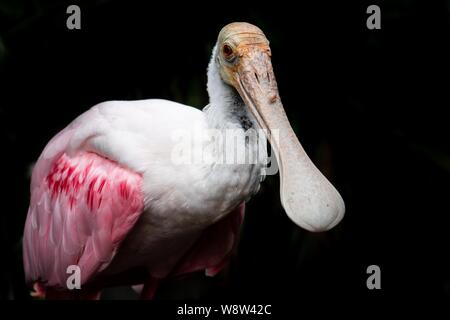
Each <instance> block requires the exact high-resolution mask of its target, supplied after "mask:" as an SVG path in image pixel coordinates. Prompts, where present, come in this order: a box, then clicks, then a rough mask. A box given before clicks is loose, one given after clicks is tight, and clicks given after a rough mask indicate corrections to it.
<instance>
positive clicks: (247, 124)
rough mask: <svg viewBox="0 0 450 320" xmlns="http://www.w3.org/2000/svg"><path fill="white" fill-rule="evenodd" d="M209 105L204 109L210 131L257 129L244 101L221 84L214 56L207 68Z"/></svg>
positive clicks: (225, 85)
mask: <svg viewBox="0 0 450 320" xmlns="http://www.w3.org/2000/svg"><path fill="white" fill-rule="evenodd" d="M213 52H215V50H214V51H213ZM207 86H208V94H209V105H208V106H207V107H206V108H205V109H204V112H205V114H206V118H207V121H208V125H209V127H210V128H212V129H236V128H242V129H244V131H246V130H247V129H249V128H253V129H257V123H256V121H255V119H254V118H253V116H252V115H251V114H250V113H249V112H248V109H247V107H246V106H245V103H244V101H243V100H242V98H241V96H240V95H239V93H238V92H237V91H236V89H234V88H233V87H231V86H229V85H228V84H226V83H225V82H223V80H222V78H221V77H220V74H219V70H218V68H217V65H216V62H215V54H213V57H212V58H211V61H210V63H209V66H208V85H207Z"/></svg>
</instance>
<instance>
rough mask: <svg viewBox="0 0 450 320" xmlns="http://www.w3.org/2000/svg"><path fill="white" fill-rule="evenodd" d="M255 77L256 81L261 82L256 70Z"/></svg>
mask: <svg viewBox="0 0 450 320" xmlns="http://www.w3.org/2000/svg"><path fill="white" fill-rule="evenodd" d="M255 78H256V81H257V82H258V83H259V78H258V74H257V73H256V72H255Z"/></svg>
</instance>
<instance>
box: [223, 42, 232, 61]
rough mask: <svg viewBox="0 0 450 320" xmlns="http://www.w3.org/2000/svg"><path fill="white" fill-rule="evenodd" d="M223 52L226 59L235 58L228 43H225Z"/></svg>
mask: <svg viewBox="0 0 450 320" xmlns="http://www.w3.org/2000/svg"><path fill="white" fill-rule="evenodd" d="M222 52H223V56H224V57H225V59H227V60H231V59H232V58H233V49H232V48H231V47H230V46H229V45H228V44H224V45H223V48H222Z"/></svg>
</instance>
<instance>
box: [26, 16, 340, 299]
mask: <svg viewBox="0 0 450 320" xmlns="http://www.w3.org/2000/svg"><path fill="white" fill-rule="evenodd" d="M207 89H208V93H209V98H210V103H209V105H208V106H207V107H206V108H205V109H204V110H203V111H200V110H198V109H195V108H192V107H189V106H185V105H182V104H178V103H175V102H170V101H165V100H141V101H110V102H105V103H100V104H98V105H96V106H94V107H92V108H91V109H90V110H89V111H87V112H85V113H84V114H82V115H81V116H79V117H78V118H77V119H76V120H74V121H73V122H72V123H71V124H70V125H69V126H67V127H66V128H65V129H64V130H62V131H61V132H60V133H59V134H57V135H56V136H55V137H54V138H53V139H52V140H51V141H50V142H49V143H48V145H47V146H46V147H45V149H44V151H43V152H42V154H41V156H40V157H39V159H38V161H37V163H36V165H35V167H34V170H33V175H32V181H31V201H30V206H29V211H28V216H27V220H26V224H25V230H24V238H23V256H24V268H25V274H26V281H27V283H29V284H33V285H34V287H35V289H36V290H37V291H38V294H46V296H47V297H48V298H52V297H54V298H64V297H67V298H95V297H98V295H99V292H100V290H101V289H102V288H103V287H105V286H114V285H125V284H126V285H143V289H142V296H143V297H151V296H152V295H153V293H154V292H155V289H156V287H157V285H158V282H159V281H160V280H161V279H164V278H166V277H169V276H172V275H179V274H185V273H190V272H194V271H198V270H205V272H206V274H207V275H211V276H212V275H215V274H216V273H217V272H219V271H220V269H221V268H222V267H223V265H224V264H225V263H226V262H227V259H228V258H229V256H230V253H231V252H232V249H233V246H234V244H235V241H236V238H237V236H238V233H239V226H240V224H241V222H242V219H243V215H244V203H245V201H246V200H247V199H248V198H249V197H250V196H251V195H252V194H253V193H255V192H256V191H257V190H258V187H259V184H260V181H261V174H260V171H261V168H262V167H263V161H261V158H258V161H256V163H252V164H250V163H248V164H245V163H243V164H242V163H240V164H218V163H208V164H205V163H192V164H178V165H177V164H175V163H174V161H173V154H172V151H173V148H174V143H175V142H174V139H173V132H175V131H177V130H184V132H187V133H193V132H194V131H195V130H207V129H216V130H219V131H221V130H227V129H236V128H240V129H241V132H242V133H244V132H245V131H246V130H249V128H257V129H266V130H267V131H266V133H267V138H268V140H269V142H270V143H271V146H272V148H273V149H274V152H275V155H276V158H277V162H278V164H279V167H280V179H281V183H280V186H281V187H280V193H281V201H282V204H283V207H284V209H285V211H286V213H287V215H288V216H289V217H290V218H291V219H292V221H294V222H295V223H296V224H297V225H299V226H301V227H303V228H305V229H307V230H310V231H322V230H327V229H330V228H332V227H333V226H335V225H336V224H337V223H338V222H339V221H340V220H341V218H342V217H343V214H344V210H345V209H344V202H343V200H342V198H341V197H340V195H339V193H338V192H337V191H336V189H335V188H334V187H333V186H332V185H331V183H330V182H329V181H328V180H327V179H326V178H325V177H324V176H323V175H322V174H321V173H320V172H319V170H318V169H317V168H316V167H315V166H314V165H313V163H312V162H311V161H310V159H309V158H308V156H307V155H306V153H305V151H304V150H303V148H302V146H301V145H300V142H299V141H298V139H297V138H296V136H295V133H294V131H293V130H292V128H291V126H290V124H289V122H288V119H287V117H286V114H285V112H284V109H283V106H282V104H281V100H280V97H279V94H278V89H277V83H276V81H275V76H274V73H273V70H272V65H271V52H270V48H269V41H268V40H267V39H266V37H265V35H264V34H263V32H262V31H261V30H260V29H259V28H257V27H256V26H253V25H251V24H248V23H231V24H229V25H227V26H225V27H224V28H223V29H222V30H221V32H220V34H219V37H218V40H217V44H216V46H215V47H214V49H213V52H212V58H211V61H210V63H209V67H208V83H207ZM275 131H278V132H279V137H280V138H279V139H275V138H274V135H273V134H272V133H273V132H275ZM194 136H195V135H194ZM265 138H266V137H264V139H263V142H262V140H261V139H256V140H251V141H248V143H247V144H246V147H245V148H246V150H247V151H248V150H251V151H252V150H255V149H256V148H257V147H258V144H263V147H264V148H265V145H264V143H265V141H266V140H265ZM198 139H203V140H201V141H197V142H200V143H199V144H198V145H200V146H201V147H205V145H206V146H208V145H209V143H210V142H211V141H210V137H209V136H208V135H206V136H202V138H198ZM211 150H213V151H211ZM214 150H215V151H214ZM218 150H219V151H218ZM220 150H221V151H220ZM224 150H225V149H220V148H219V149H214V148H213V149H210V152H211V153H213V152H219V153H220V152H225V151H224ZM196 151H197V150H194V151H193V152H196ZM264 152H266V150H264ZM265 156H266V154H265V153H264V154H263V157H265ZM71 265H76V266H78V267H79V270H80V272H81V273H80V275H81V289H80V290H72V291H70V290H68V289H67V287H66V280H67V277H68V276H69V275H68V274H67V268H68V266H71Z"/></svg>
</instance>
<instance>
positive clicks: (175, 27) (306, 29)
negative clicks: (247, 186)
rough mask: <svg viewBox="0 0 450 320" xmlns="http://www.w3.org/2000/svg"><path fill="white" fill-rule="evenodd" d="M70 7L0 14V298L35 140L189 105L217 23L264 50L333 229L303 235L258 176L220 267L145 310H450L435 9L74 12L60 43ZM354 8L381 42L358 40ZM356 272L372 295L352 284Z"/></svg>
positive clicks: (18, 8)
mask: <svg viewBox="0 0 450 320" xmlns="http://www.w3.org/2000/svg"><path fill="white" fill-rule="evenodd" d="M72 3H73V2H67V1H37V0H36V1H12V0H9V1H5V0H1V1H0V132H1V135H0V139H1V140H0V141H1V142H2V146H1V150H2V155H1V157H0V161H1V163H0V170H1V171H0V172H1V177H2V179H1V185H2V189H3V191H1V197H2V198H1V207H0V221H1V229H0V240H1V244H0V245H1V248H2V260H3V261H2V262H1V264H0V268H1V274H0V277H1V278H0V297H1V298H3V299H21V300H23V299H30V297H29V294H28V289H27V288H26V286H25V284H24V281H23V271H22V265H21V263H22V262H21V243H20V239H21V235H22V231H23V224H24V221H25V216H26V211H27V206H28V201H29V168H30V165H31V164H32V163H33V161H35V160H36V159H37V157H38V156H39V153H40V152H41V150H42V149H43V147H44V146H45V144H46V143H47V142H48V140H49V139H50V138H51V137H52V136H53V135H54V134H56V133H57V132H58V131H59V130H61V129H62V128H64V127H65V126H66V125H67V124H68V123H69V122H70V121H71V120H73V118H75V117H76V116H77V115H78V114H80V113H81V112H83V111H85V110H87V109H88V108H89V107H91V106H93V105H94V104H96V103H99V102H102V101H106V100H120V99H144V98H145V99H146V98H165V99H170V100H175V101H178V102H182V103H186V104H189V105H193V106H195V107H199V108H201V107H203V106H204V105H206V104H207V103H208V97H207V94H206V85H205V84H206V67H207V64H208V61H209V57H210V53H211V49H212V47H213V45H214V43H215V41H216V37H217V34H218V32H219V31H220V29H221V28H222V26H224V25H225V24H227V23H229V22H232V21H247V22H251V23H253V24H256V25H258V26H259V27H260V28H261V29H262V30H263V31H264V32H265V34H266V36H267V37H268V39H269V40H270V41H271V48H272V53H273V58H272V61H273V66H274V71H275V75H276V77H277V81H278V85H279V89H280V96H281V98H282V100H283V103H284V107H285V109H286V112H287V114H288V117H289V118H290V120H291V123H292V125H293V127H294V130H295V131H296V133H297V135H298V137H299V138H300V140H301V142H302V144H303V146H304V147H305V149H306V150H307V152H308V153H309V155H310V157H311V158H312V159H313V161H314V162H315V163H316V164H317V165H318V167H319V168H320V169H321V170H322V172H324V174H325V175H326V176H327V177H328V178H329V179H330V180H331V181H332V182H333V184H334V185H335V186H336V187H337V189H338V190H339V191H340V193H341V195H342V196H343V198H344V200H345V203H346V209H347V210H346V216H345V218H344V220H343V221H342V222H341V223H340V224H339V225H338V226H337V227H336V228H335V229H333V230H332V231H329V232H327V233H318V234H312V233H309V232H306V231H303V230H301V229H299V228H298V227H296V226H295V225H294V224H293V223H292V222H291V221H290V220H289V219H288V217H287V216H286V215H285V214H284V212H283V210H282V208H281V205H280V200H279V185H278V176H274V177H268V179H266V181H265V183H264V184H263V186H262V189H261V191H260V193H259V194H258V195H257V196H255V197H254V199H253V200H252V201H251V202H250V203H249V204H248V206H247V215H246V221H245V224H244V226H243V229H242V237H241V242H240V246H239V250H238V252H237V255H236V257H235V258H234V259H233V261H232V264H231V266H230V267H229V268H228V269H227V270H226V271H225V272H223V273H222V274H220V275H219V276H218V277H216V278H214V279H208V278H204V277H203V276H202V275H201V274H198V275H194V276H192V277H188V278H185V279H177V280H170V281H167V282H166V283H165V284H163V285H162V287H161V288H160V290H159V291H158V293H157V295H156V298H155V299H156V300H166V299H174V298H175V299H183V298H190V299H216V300H218V301H220V300H221V299H242V300H245V299H252V301H262V300H263V301H265V302H267V301H273V300H277V299H294V300H297V298H298V300H299V301H300V297H303V296H308V297H312V298H313V299H314V298H317V299H323V301H328V300H330V301H331V300H333V299H335V298H336V297H338V298H339V299H343V300H347V301H350V300H351V299H356V298H358V299H361V298H362V299H364V300H365V301H369V302H370V301H372V300H371V299H380V298H387V299H398V298H400V297H430V296H440V297H447V298H448V297H450V263H449V262H448V259H447V256H448V254H449V248H450V232H449V231H448V226H449V222H450V210H449V207H450V205H449V201H448V199H449V195H450V193H449V191H450V188H449V179H448V178H449V174H450V145H449V143H448V137H449V134H448V127H449V121H448V116H447V112H446V111H447V109H448V108H449V102H450V95H449V94H450V92H449V64H450V63H449V62H450V50H449V49H450V46H449V41H450V37H449V36H450V2H449V1H414V0H409V1H406V0H405V1H400V0H390V1H371V2H367V1H359V2H356V1H355V2H346V1H302V2H300V3H298V4H294V3H282V2H280V1H275V2H272V3H267V4H264V3H261V2H254V3H243V2H231V1H223V2H217V3H210V4H203V5H202V4H195V3H192V2H189V3H186V4H175V3H171V2H170V3H169V2H167V3H162V4H161V3H158V5H156V4H155V3H153V2H152V1H120V0H111V1H107V0H103V1H85V2H81V3H79V4H80V6H81V23H82V29H81V30H68V29H67V28H66V19H67V16H68V15H67V14H66V8H67V6H68V5H69V4H72ZM370 4H378V5H380V7H381V11H382V29H381V30H368V29H367V28H366V19H367V17H368V14H366V8H367V6H368V5H370ZM371 264H376V265H379V266H380V268H381V286H382V289H381V290H378V291H370V290H368V289H367V287H366V279H367V276H368V275H367V274H366V268H367V267H368V266H369V265H371ZM106 297H109V298H132V297H133V295H132V293H130V292H129V291H128V290H126V289H117V290H112V291H110V292H108V293H107V294H106ZM258 299H259V300H258Z"/></svg>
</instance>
